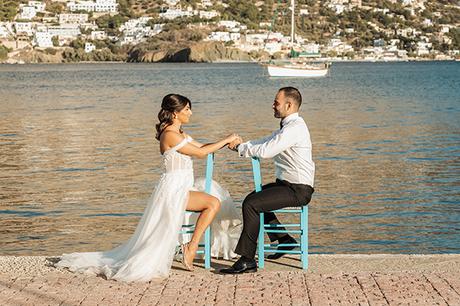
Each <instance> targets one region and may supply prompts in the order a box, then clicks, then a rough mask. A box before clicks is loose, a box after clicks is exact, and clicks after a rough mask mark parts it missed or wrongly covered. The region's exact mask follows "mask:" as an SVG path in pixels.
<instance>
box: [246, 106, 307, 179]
mask: <svg viewBox="0 0 460 306" xmlns="http://www.w3.org/2000/svg"><path fill="white" fill-rule="evenodd" d="M281 125H282V127H281V129H279V130H277V131H275V132H273V133H272V135H270V136H269V137H265V138H262V139H258V140H253V141H248V142H244V143H242V144H240V145H239V146H238V153H239V155H240V156H242V157H259V158H272V157H273V158H274V160H275V175H276V178H278V179H280V180H286V181H288V182H290V183H293V184H305V185H310V186H311V187H313V184H314V178H315V163H314V162H313V160H312V154H311V150H312V145H311V140H310V132H309V131H308V127H307V125H306V124H305V121H304V120H303V119H302V117H300V116H299V113H294V114H291V115H289V116H287V117H286V118H284V119H283V121H281Z"/></svg>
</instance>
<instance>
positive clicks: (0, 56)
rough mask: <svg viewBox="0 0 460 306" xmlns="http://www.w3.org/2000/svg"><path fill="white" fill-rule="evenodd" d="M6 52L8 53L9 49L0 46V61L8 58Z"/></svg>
mask: <svg viewBox="0 0 460 306" xmlns="http://www.w3.org/2000/svg"><path fill="white" fill-rule="evenodd" d="M8 52H10V49H9V48H7V47H5V46H4V45H2V44H0V60H4V59H6V58H7V57H8Z"/></svg>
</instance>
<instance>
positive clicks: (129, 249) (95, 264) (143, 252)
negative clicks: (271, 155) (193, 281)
mask: <svg viewBox="0 0 460 306" xmlns="http://www.w3.org/2000/svg"><path fill="white" fill-rule="evenodd" d="M191 140H192V138H190V137H187V138H185V139H184V140H183V141H181V142H180V143H179V144H177V145H176V146H175V147H173V148H171V149H169V150H167V151H166V152H164V154H163V161H164V167H165V173H164V174H163V175H162V176H161V178H160V180H159V182H158V185H157V186H156V188H155V189H154V191H153V192H152V195H151V196H150V198H149V200H148V203H147V207H146V208H145V211H144V214H143V215H142V218H141V220H140V221H139V224H138V225H137V228H136V230H135V232H134V234H133V235H132V236H131V238H129V240H128V241H126V242H125V243H123V244H121V245H120V246H118V247H116V248H114V249H112V250H109V251H105V252H86V253H72V254H64V255H62V257H61V259H60V261H59V262H58V263H57V264H56V266H58V267H67V268H69V270H70V271H74V272H82V273H89V274H103V275H105V276H106V277H107V279H115V280H119V281H126V282H130V281H149V280H151V279H153V278H162V277H167V276H168V275H169V270H170V268H171V265H172V261H173V258H174V254H175V251H176V247H177V245H178V241H179V238H180V239H181V240H182V241H187V240H189V239H190V235H183V236H182V237H179V232H180V230H181V227H182V224H183V222H184V215H185V208H186V203H187V201H188V195H189V191H191V190H204V180H203V179H201V180H197V184H196V186H194V178H193V162H192V159H191V157H190V156H187V155H184V154H181V153H179V152H178V150H179V149H180V148H182V147H183V146H184V145H186V144H187V143H188V142H190V141H191ZM211 194H212V195H214V196H216V197H217V198H219V199H220V200H221V202H222V206H221V210H220V212H219V213H218V214H217V216H216V218H215V219H214V221H213V223H212V225H211V233H212V248H211V249H212V252H211V253H212V255H213V256H214V257H217V256H219V257H224V258H226V259H228V258H231V257H234V256H235V254H234V253H233V250H234V249H235V247H236V244H237V242H238V238H239V236H240V233H241V227H242V221H241V215H240V214H241V213H240V210H238V209H236V207H235V206H234V204H233V201H232V199H231V198H230V195H229V193H228V191H226V190H225V189H224V188H222V187H221V186H220V185H219V184H217V183H216V182H214V181H213V184H212V188H211Z"/></svg>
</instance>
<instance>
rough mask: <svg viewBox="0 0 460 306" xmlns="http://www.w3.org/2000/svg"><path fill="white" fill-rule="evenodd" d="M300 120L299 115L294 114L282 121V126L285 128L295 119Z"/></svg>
mask: <svg viewBox="0 0 460 306" xmlns="http://www.w3.org/2000/svg"><path fill="white" fill-rule="evenodd" d="M297 118H299V113H293V114H290V115H289V116H287V117H285V118H284V119H283V120H282V121H281V125H282V126H285V125H286V124H288V123H289V122H291V121H294V120H295V119H297Z"/></svg>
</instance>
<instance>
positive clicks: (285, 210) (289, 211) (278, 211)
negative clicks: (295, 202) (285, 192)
mask: <svg viewBox="0 0 460 306" xmlns="http://www.w3.org/2000/svg"><path fill="white" fill-rule="evenodd" d="M271 212H273V213H286V214H289V213H291V214H299V213H301V212H302V210H301V209H277V210H272V211H271Z"/></svg>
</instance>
